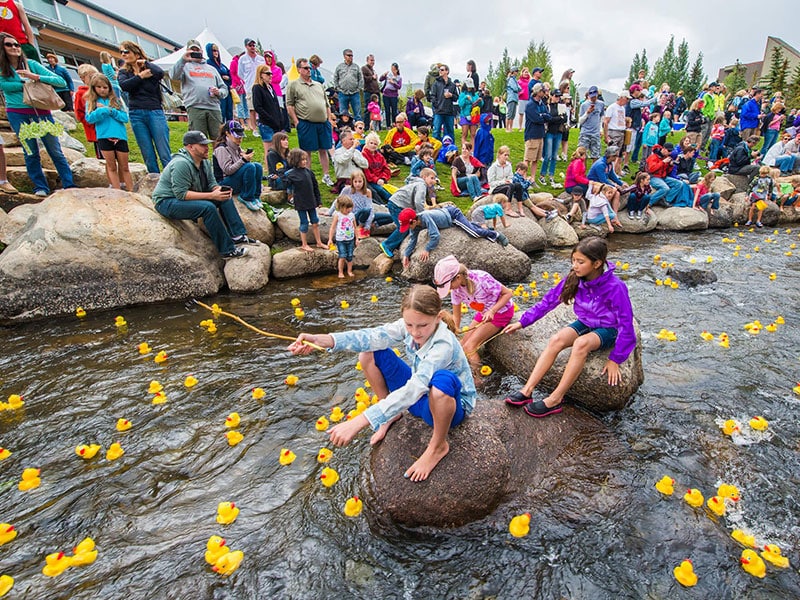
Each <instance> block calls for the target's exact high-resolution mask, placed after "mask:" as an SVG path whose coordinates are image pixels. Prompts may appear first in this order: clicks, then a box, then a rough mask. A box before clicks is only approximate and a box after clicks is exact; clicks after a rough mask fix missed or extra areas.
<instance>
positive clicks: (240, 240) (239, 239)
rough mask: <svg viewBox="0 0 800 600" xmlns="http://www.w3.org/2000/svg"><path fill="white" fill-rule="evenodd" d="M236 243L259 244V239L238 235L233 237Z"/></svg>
mask: <svg viewBox="0 0 800 600" xmlns="http://www.w3.org/2000/svg"><path fill="white" fill-rule="evenodd" d="M233 243H234V244H257V243H258V240H254V239H253V238H251V237H247V236H246V235H237V236H236V237H235V238H233Z"/></svg>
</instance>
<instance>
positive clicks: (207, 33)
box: [153, 27, 233, 71]
mask: <svg viewBox="0 0 800 600" xmlns="http://www.w3.org/2000/svg"><path fill="white" fill-rule="evenodd" d="M194 39H196V40H197V41H198V42H200V45H201V46H202V47H203V55H204V56H205V53H206V44H208V43H212V44H215V45H216V46H217V48H219V59H220V61H221V62H222V64H224V65H225V66H229V65H230V64H231V60H233V57H232V56H231V55H230V53H229V52H228V51H227V50H226V49H225V46H223V45H222V43H221V42H220V41H219V40H218V39H217V36H216V35H214V32H213V31H211V30H210V29H209V28H208V27H206V28H205V29H203V31H201V32H200V33H199V34H197V35H196V36H195V37H194ZM184 54H186V46H184V47H183V48H181V49H180V50H176V51H175V52H173V53H172V54H170V55H169V56H165V57H163V58H159V59H158V60H154V61H153V62H154V63H155V64H157V65H158V66H159V67H161V68H162V69H164V70H165V71H169V70H170V69H171V68H172V67H173V66H174V65H175V63H176V62H178V59H179V58H180V57H181V56H183V55H184Z"/></svg>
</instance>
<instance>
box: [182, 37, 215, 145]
mask: <svg viewBox="0 0 800 600" xmlns="http://www.w3.org/2000/svg"><path fill="white" fill-rule="evenodd" d="M170 77H171V78H172V79H176V80H178V81H180V82H181V95H182V96H183V105H184V106H185V107H186V113H187V115H188V116H189V131H201V132H203V133H204V134H205V135H206V137H207V138H212V139H213V138H214V137H216V135H217V133H219V128H220V126H221V125H222V111H221V109H220V100H222V99H223V98H227V97H228V86H226V85H225V82H224V81H223V80H222V77H221V76H220V74H219V72H218V71H217V70H216V69H215V68H214V67H213V66H211V65H209V64H208V63H206V61H205V58H204V57H203V51H202V48H201V46H200V42H198V41H197V40H189V41H188V42H186V53H185V54H184V55H183V56H181V57H180V58H179V59H178V62H176V63H175V66H173V67H172V71H171V72H170Z"/></svg>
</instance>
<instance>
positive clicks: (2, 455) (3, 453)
mask: <svg viewBox="0 0 800 600" xmlns="http://www.w3.org/2000/svg"><path fill="white" fill-rule="evenodd" d="M9 456H11V450H9V449H8V448H0V460H5V459H7V458H8V457H9Z"/></svg>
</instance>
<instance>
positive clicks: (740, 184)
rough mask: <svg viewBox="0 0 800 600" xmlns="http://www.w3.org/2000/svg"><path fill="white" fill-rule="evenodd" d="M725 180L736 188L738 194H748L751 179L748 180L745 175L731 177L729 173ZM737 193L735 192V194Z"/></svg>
mask: <svg viewBox="0 0 800 600" xmlns="http://www.w3.org/2000/svg"><path fill="white" fill-rule="evenodd" d="M718 179H719V178H718ZM725 179H727V180H728V182H729V183H730V184H732V185H733V186H734V187H735V188H736V192H746V191H747V187H748V186H749V185H750V179H748V178H747V177H745V176H744V175H731V174H730V173H728V174H727V175H725ZM712 189H713V188H712ZM736 192H734V194H735V193H736ZM731 195H733V194H731Z"/></svg>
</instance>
